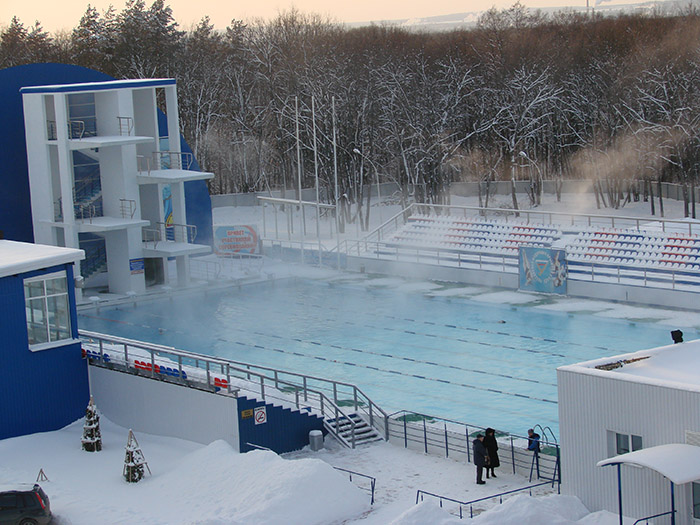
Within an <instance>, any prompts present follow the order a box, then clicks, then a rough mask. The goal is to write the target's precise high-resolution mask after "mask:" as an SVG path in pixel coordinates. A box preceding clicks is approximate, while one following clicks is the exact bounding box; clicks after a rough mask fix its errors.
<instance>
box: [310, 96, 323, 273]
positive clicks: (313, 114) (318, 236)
mask: <svg viewBox="0 0 700 525" xmlns="http://www.w3.org/2000/svg"><path fill="white" fill-rule="evenodd" d="M311 121H312V123H313V132H314V175H315V177H316V239H317V240H318V265H319V266H321V208H320V206H319V205H320V203H319V195H318V148H317V147H316V103H315V100H314V97H313V96H312V97H311Z"/></svg>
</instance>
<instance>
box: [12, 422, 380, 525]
mask: <svg viewBox="0 0 700 525" xmlns="http://www.w3.org/2000/svg"><path fill="white" fill-rule="evenodd" d="M100 427H101V430H102V441H103V449H102V451H101V452H92V453H88V452H84V451H82V450H81V446H80V437H81V433H82V421H76V422H75V423H73V424H71V425H69V426H68V427H65V428H63V429H61V430H58V431H55V432H46V433H39V434H32V435H29V436H22V437H17V438H11V439H5V440H0V458H2V466H0V484H3V483H14V482H33V481H34V480H35V479H36V476H37V473H38V472H39V469H40V468H42V469H43V470H44V472H45V473H46V475H47V476H48V478H49V480H51V481H47V482H42V483H41V485H42V487H43V488H44V490H45V491H46V493H47V494H48V495H49V498H50V499H51V510H52V512H53V514H54V520H53V522H52V523H54V525H83V524H84V525H88V524H89V525H93V524H95V523H110V524H133V523H143V524H147V525H177V524H195V523H196V524H200V525H205V524H206V525H215V524H216V525H223V524H226V525H237V524H252V523H255V524H261V525H265V524H281V523H284V524H304V525H307V524H308V525H312V524H319V525H320V524H325V523H333V522H344V521H347V520H352V519H358V518H360V517H361V515H362V514H363V513H365V512H367V511H368V510H369V509H370V498H369V495H368V494H367V493H365V492H363V491H362V490H361V489H359V488H358V487H357V486H355V485H354V484H352V483H351V482H350V481H349V479H348V477H347V475H346V474H345V473H342V472H338V471H336V470H335V469H333V467H331V466H330V465H329V464H328V463H326V462H324V461H321V460H320V459H313V458H308V459H307V458H302V459H296V460H289V459H283V458H281V457H280V456H278V455H276V454H274V453H273V452H267V451H253V452H249V453H247V454H239V453H237V452H236V451H235V450H234V449H233V448H232V447H231V446H230V445H229V444H228V443H226V442H224V441H215V442H213V443H211V444H210V445H208V446H202V445H199V444H197V443H191V442H189V441H184V440H181V439H175V438H167V437H161V436H153V435H149V434H144V433H139V432H137V433H136V434H137V437H138V440H139V445H140V448H141V449H142V450H143V453H144V455H145V458H146V460H148V463H149V465H150V467H151V471H152V472H153V475H146V476H145V477H144V478H143V479H142V480H141V481H139V482H138V483H126V482H125V481H124V478H123V476H122V475H121V474H122V468H123V463H124V446H125V444H126V438H127V435H128V430H127V429H124V428H122V427H119V426H117V425H115V424H114V423H112V422H111V421H109V420H108V419H106V418H105V417H102V418H101V421H100Z"/></svg>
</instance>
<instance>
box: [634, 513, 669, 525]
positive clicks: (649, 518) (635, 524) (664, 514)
mask: <svg viewBox="0 0 700 525" xmlns="http://www.w3.org/2000/svg"><path fill="white" fill-rule="evenodd" d="M675 513H676V511H675V510H667V511H666V512H662V513H661V514H654V515H653V516H646V517H645V518H639V519H638V520H637V521H635V522H634V523H633V524H632V525H637V523H641V522H643V521H644V522H646V523H647V525H648V524H649V521H648V520H651V519H654V518H660V517H661V516H668V515H669V514H670V515H673V514H675Z"/></svg>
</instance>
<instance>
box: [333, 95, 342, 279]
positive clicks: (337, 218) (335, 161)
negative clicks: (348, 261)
mask: <svg viewBox="0 0 700 525" xmlns="http://www.w3.org/2000/svg"><path fill="white" fill-rule="evenodd" d="M331 109H332V111H333V178H334V179H335V235H336V238H337V239H338V242H337V245H336V251H337V252H338V270H340V209H339V208H338V153H337V143H336V136H335V134H336V132H335V97H333V98H331Z"/></svg>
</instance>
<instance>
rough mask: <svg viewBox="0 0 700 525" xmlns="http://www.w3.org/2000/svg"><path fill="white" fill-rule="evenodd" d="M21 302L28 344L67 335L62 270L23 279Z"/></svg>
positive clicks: (65, 281)
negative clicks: (24, 315)
mask: <svg viewBox="0 0 700 525" xmlns="http://www.w3.org/2000/svg"><path fill="white" fill-rule="evenodd" d="M24 305H25V312H26V316H27V337H28V339H29V345H30V346H32V345H40V344H45V343H54V342H57V341H64V340H68V339H71V330H70V302H69V300H68V279H67V277H66V274H65V272H60V273H52V274H49V275H42V276H40V277H33V278H31V279H27V280H25V281H24Z"/></svg>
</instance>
